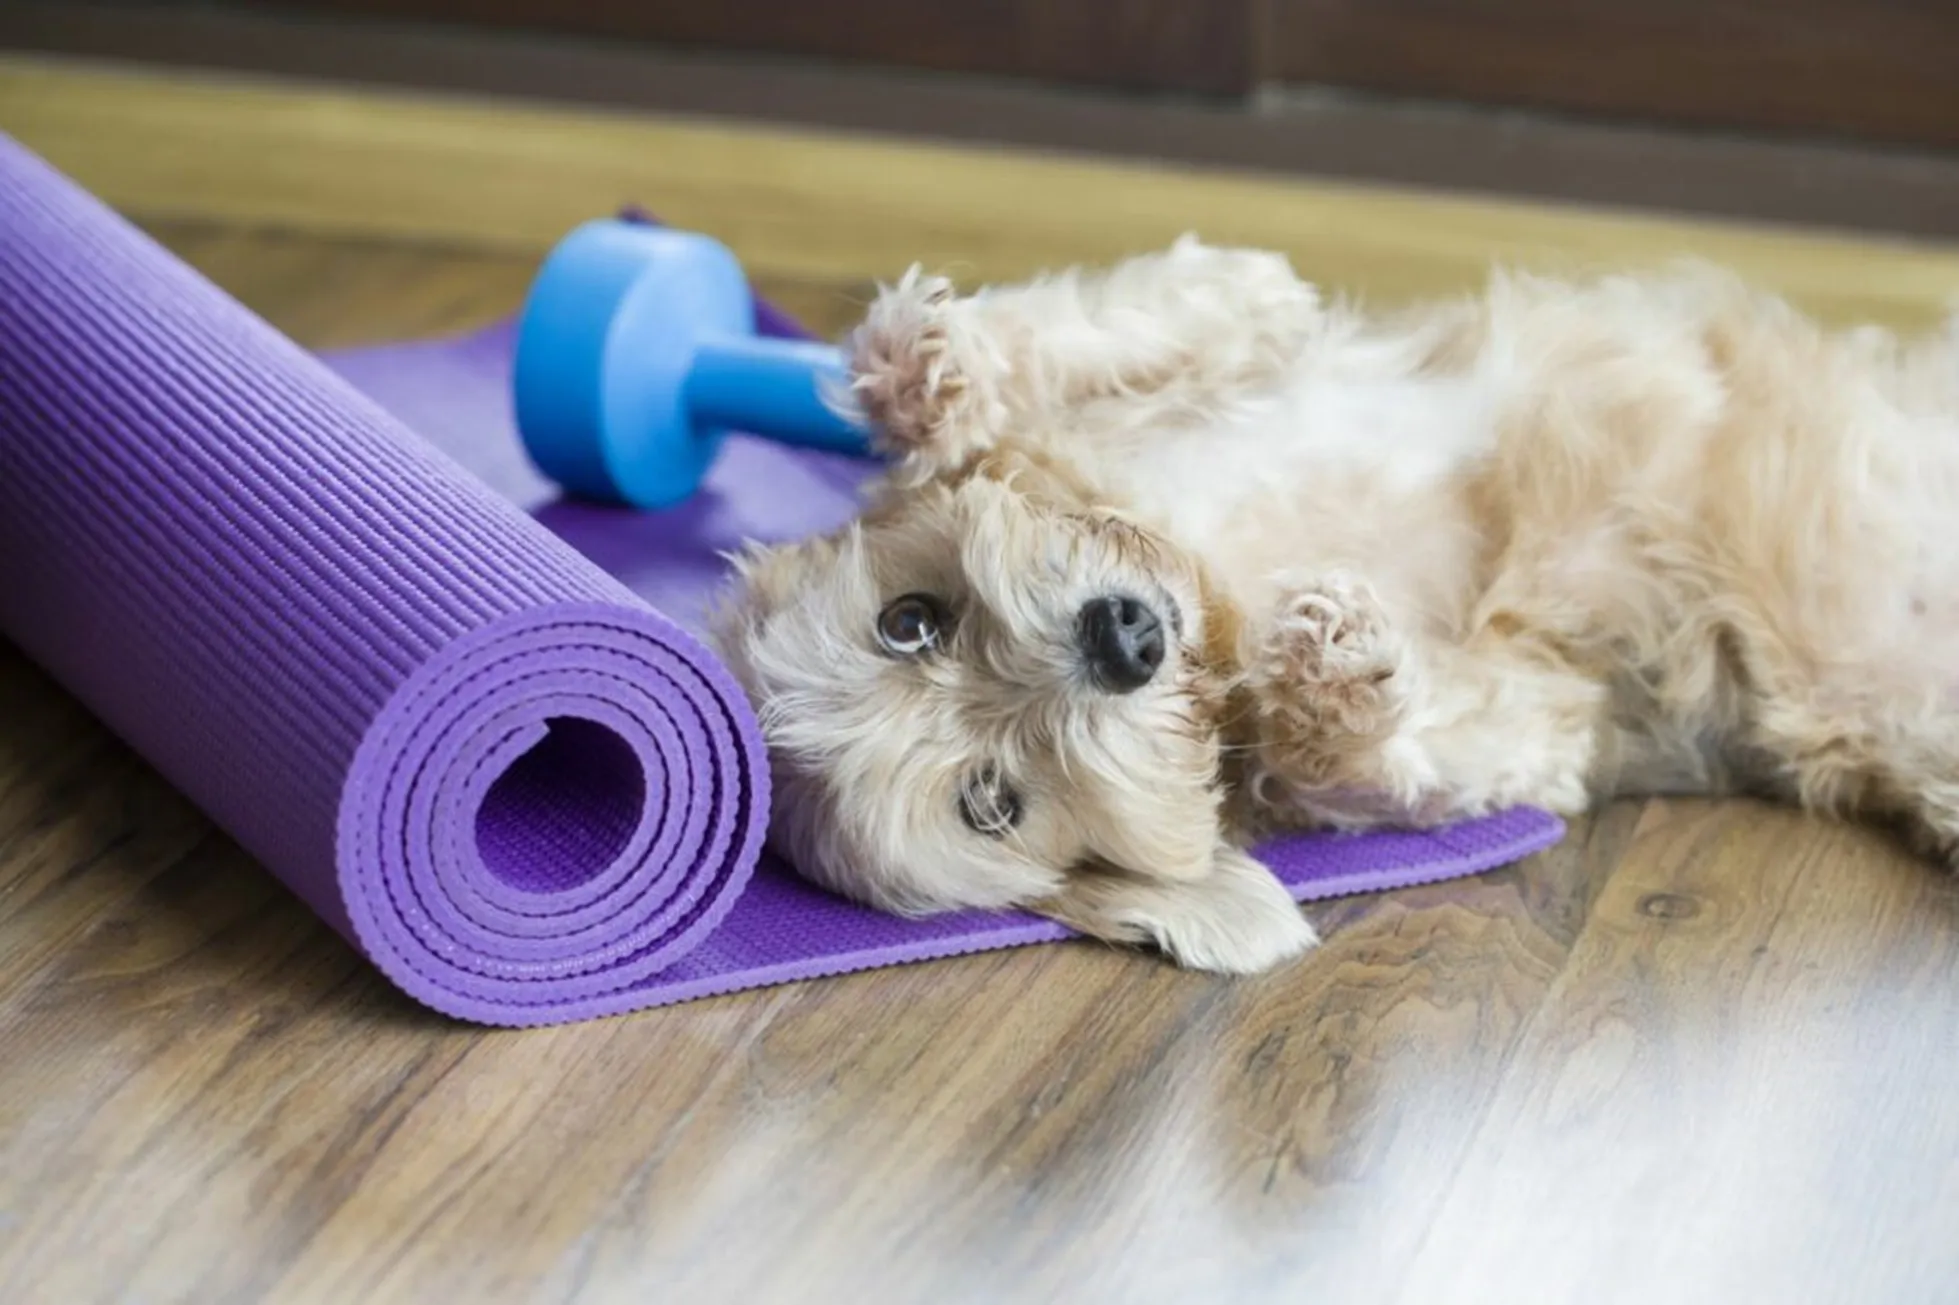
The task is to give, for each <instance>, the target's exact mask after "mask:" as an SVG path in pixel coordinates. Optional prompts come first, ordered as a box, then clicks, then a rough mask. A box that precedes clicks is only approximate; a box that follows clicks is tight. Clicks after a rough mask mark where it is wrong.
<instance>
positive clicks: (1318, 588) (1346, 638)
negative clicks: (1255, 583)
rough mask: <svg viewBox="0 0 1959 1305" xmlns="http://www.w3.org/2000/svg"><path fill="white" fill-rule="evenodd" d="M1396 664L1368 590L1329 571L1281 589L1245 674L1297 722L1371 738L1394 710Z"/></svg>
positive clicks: (1394, 644) (1396, 650)
mask: <svg viewBox="0 0 1959 1305" xmlns="http://www.w3.org/2000/svg"><path fill="white" fill-rule="evenodd" d="M1400 662H1401V646H1400V643H1399V641H1398V640H1397V639H1396V638H1395V637H1394V633H1393V631H1392V630H1391V629H1390V627H1389V624H1388V620H1387V616H1386V614H1385V613H1384V612H1383V611H1382V610H1381V605H1380V602H1379V600H1378V599H1376V597H1375V596H1374V593H1373V591H1372V590H1371V589H1369V588H1368V587H1367V585H1366V584H1365V583H1364V582H1362V581H1360V580H1358V579H1356V578H1354V577H1352V576H1347V575H1341V574H1335V575H1329V576H1323V577H1318V578H1316V579H1314V580H1311V581H1307V582H1304V583H1301V584H1296V585H1293V586H1289V587H1288V588H1287V590H1286V592H1285V593H1284V595H1283V596H1282V597H1281V599H1280V600H1279V603H1278V608H1277V611H1276V612H1275V613H1274V615H1273V618H1272V621H1271V624H1270V626H1269V627H1268V628H1267V631H1266V634H1265V638H1264V641H1263V644H1262V646H1261V648H1260V649H1259V654H1258V656H1257V657H1256V659H1255V660H1254V664H1253V666H1252V668H1251V671H1252V679H1253V683H1254V686H1255V688H1256V689H1257V691H1258V692H1259V694H1260V697H1261V698H1263V699H1265V700H1266V701H1267V703H1268V704H1269V705H1271V706H1277V707H1280V708H1282V709H1283V710H1284V711H1285V713H1286V714H1287V715H1288V716H1290V717H1292V718H1294V720H1295V721H1296V723H1297V724H1298V725H1299V726H1302V727H1304V728H1306V729H1307V730H1310V731H1313V732H1324V731H1328V730H1338V731H1340V732H1341V733H1345V734H1354V735H1363V736H1372V735H1376V734H1379V733H1382V732H1384V731H1385V730H1386V729H1387V728H1389V727H1390V726H1391V723H1392V719H1393V718H1394V717H1395V715H1396V714H1397V712H1398V710H1399V704H1400V694H1399V686H1398V685H1397V684H1396V683H1395V676H1396V674H1397V672H1398V670H1399V668H1400Z"/></svg>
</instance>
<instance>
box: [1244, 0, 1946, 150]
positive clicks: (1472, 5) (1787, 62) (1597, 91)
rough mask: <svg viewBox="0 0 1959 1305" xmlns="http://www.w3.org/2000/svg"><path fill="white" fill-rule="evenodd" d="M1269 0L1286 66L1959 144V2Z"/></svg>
mask: <svg viewBox="0 0 1959 1305" xmlns="http://www.w3.org/2000/svg"><path fill="white" fill-rule="evenodd" d="M1270 3H1271V5H1272V10H1271V13H1272V18H1271V24H1272V26H1271V37H1270V40H1269V41H1268V42H1267V43H1266V44H1265V46H1264V51H1265V60H1266V63H1265V70H1266V73H1267V75H1268V76H1271V77H1275V78H1278V79H1281V80H1285V81H1303V82H1314V83H1321V84H1326V85H1334V86H1345V87H1358V88H1365V89H1367V90H1371V91H1384V92H1388V93H1391V94H1398V95H1413V96H1420V97H1424V98H1428V99H1466V100H1470V101H1474V102H1477V103H1483V104H1510V105H1526V106H1531V107H1536V108H1541V109H1555V110H1561V111H1578V112H1584V113H1602V114H1610V115H1614V116H1618V117H1623V118H1628V119H1632V120H1635V121H1640V122H1655V121H1657V122H1677V123H1691V124H1695V125H1701V126H1709V125H1712V126H1720V127H1731V128H1751V129H1771V130H1776V131H1789V132H1795V133H1800V134H1804V135H1812V136H1836V135H1845V136H1852V137H1861V138H1867V139H1873V140H1879V141H1885V142H1892V143H1908V144H1914V145H1920V146H1932V147H1936V148H1942V149H1949V148H1951V147H1952V146H1954V145H1959V76H1955V75H1954V73H1953V70H1954V69H1955V68H1959V9H1955V8H1954V7H1953V6H1952V5H1950V4H1945V3H1940V2H1939V0H1647V2H1646V3H1643V4H1636V5H1634V4H1625V3H1618V2H1615V0H1270Z"/></svg>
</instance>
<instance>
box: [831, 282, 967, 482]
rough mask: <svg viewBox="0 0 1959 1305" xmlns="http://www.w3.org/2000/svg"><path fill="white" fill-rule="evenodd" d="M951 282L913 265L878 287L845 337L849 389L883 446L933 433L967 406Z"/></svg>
mask: <svg viewBox="0 0 1959 1305" xmlns="http://www.w3.org/2000/svg"><path fill="white" fill-rule="evenodd" d="M959 304H960V301H959V300H958V298H957V297H956V296H955V295H954V293H953V286H952V282H950V281H948V280H947V279H946V278H944V277H942V276H927V275H925V274H924V272H922V271H921V270H920V269H919V268H918V267H916V266H914V267H913V268H912V269H911V270H910V271H908V272H906V273H905V275H904V277H903V278H902V279H901V280H900V281H899V282H898V284H897V285H895V286H891V287H888V288H886V289H884V290H883V291H882V292H880V293H879V295H878V297H877V298H876V300H874V301H873V302H872V304H871V307H870V310H869V312H868V313H866V314H865V318H864V321H863V324H862V325H860V326H859V327H858V328H857V330H856V331H855V332H854V333H853V335H852V337H851V341H850V348H849V353H850V373H851V389H852V390H853V391H854V393H855V395H856V398H857V402H858V403H859V404H860V405H861V406H862V408H863V410H864V414H865V416H866V417H867V418H868V419H869V420H870V422H871V423H872V425H873V426H874V427H875V429H876V431H877V434H878V436H879V438H880V440H881V442H882V443H883V444H884V445H885V446H886V448H887V450H888V451H891V452H896V453H904V452H908V451H911V450H913V449H917V448H919V447H922V446H924V445H927V444H930V443H932V442H934V441H935V440H938V439H939V438H940V437H942V436H943V434H944V433H945V432H946V431H947V430H948V429H949V428H951V427H954V426H956V425H958V424H959V423H960V422H961V421H963V420H964V419H965V418H966V417H967V416H968V415H969V414H970V413H971V412H972V410H973V409H974V408H975V402H976V395H975V394H974V387H973V377H972V375H971V374H970V369H969V368H968V367H967V366H966V365H965V362H964V360H963V359H962V357H961V353H962V350H961V347H960V346H961V343H962V341H961V335H960V325H959V311H958V310H959Z"/></svg>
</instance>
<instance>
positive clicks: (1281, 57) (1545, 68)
mask: <svg viewBox="0 0 1959 1305" xmlns="http://www.w3.org/2000/svg"><path fill="white" fill-rule="evenodd" d="M185 2H193V0H149V3H151V4H152V5H167V4H171V3H185ZM194 2H195V3H198V4H200V5H203V6H204V7H207V8H208V7H210V4H211V3H212V2H213V0H194ZM216 3H218V4H220V5H222V4H225V3H229V4H230V5H231V6H232V7H234V8H250V9H257V10H263V11H281V12H286V13H293V12H309V11H310V12H315V13H321V14H343V15H360V16H362V17H367V18H376V17H385V18H394V19H401V20H408V21H413V22H425V23H434V24H442V25H446V26H451V27H458V26H460V27H475V28H487V29H496V30H501V31H511V30H518V31H525V30H528V31H536V32H555V33H564V34H576V35H581V36H599V37H607V38H613V39H619V40H624V41H639V42H646V43H649V44H656V45H664V46H670V47H671V46H681V47H700V48H712V49H715V50H718V51H722V52H751V53H757V54H772V55H779V56H787V57H794V58H801V59H812V60H825V61H839V62H846V63H853V64H872V65H879V66H883V67H887V68H891V67H895V68H901V69H917V70H924V71H932V72H956V73H968V74H981V75H992V76H1002V77H1011V78H1017V79H1024V80H1031V81H1035V82H1039V83H1045V84H1050V85H1053V84H1059V85H1064V86H1074V87H1084V88H1094V89H1097V90H1101V91H1116V92H1124V93H1130V94H1138V93H1148V94H1157V95H1167V96H1179V97H1197V98H1204V99H1225V100H1231V99H1243V98H1244V97H1246V96H1249V95H1250V94H1251V93H1252V92H1254V91H1255V90H1258V89H1260V88H1262V87H1271V86H1274V85H1278V86H1282V87H1283V86H1287V85H1312V86H1321V87H1326V86H1331V87H1342V88H1349V89H1355V90H1363V91H1373V92H1380V93H1384V94H1390V95H1395V96H1401V97H1413V98H1417V99H1430V100H1444V101H1468V102H1471V103H1475V104H1480V105H1498V106H1505V105H1507V106H1517V107H1526V108H1534V109H1539V110H1549V111H1554V112H1566V113H1575V114H1584V115H1596V116H1601V117H1606V118H1611V119H1618V120H1627V121H1634V122H1641V123H1651V124H1675V125H1677V124H1687V125H1693V126H1704V127H1716V128H1732V129H1744V130H1756V131H1761V130H1768V131H1776V132H1786V133H1793V134H1798V135H1810V136H1840V137H1848V138H1853V139H1862V140H1869V141H1878V142H1890V143H1896V144H1905V145H1915V146H1933V147H1939V148H1951V147H1955V146H1959V0H951V2H949V3H935V2H934V0H216Z"/></svg>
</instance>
